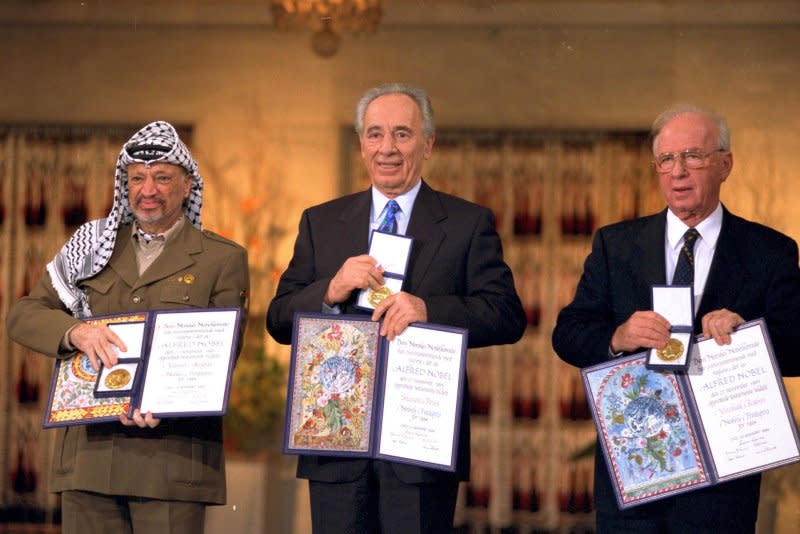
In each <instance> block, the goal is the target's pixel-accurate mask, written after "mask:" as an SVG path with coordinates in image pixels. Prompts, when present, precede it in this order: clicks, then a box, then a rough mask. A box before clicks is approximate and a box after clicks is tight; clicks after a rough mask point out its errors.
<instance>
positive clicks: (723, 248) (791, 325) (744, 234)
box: [553, 206, 800, 525]
mask: <svg viewBox="0 0 800 534" xmlns="http://www.w3.org/2000/svg"><path fill="white" fill-rule="evenodd" d="M665 231H666V210H664V211H662V212H661V213H659V214H656V215H652V216H649V217H643V218H640V219H636V220H633V221H626V222H621V223H617V224H613V225H610V226H607V227H604V228H601V229H600V230H598V231H597V233H596V234H595V237H594V242H593V244H592V252H591V254H590V255H589V257H588V258H587V259H586V264H585V266H584V272H583V275H582V277H581V280H580V282H579V284H578V289H577V291H576V293H575V298H574V300H573V301H572V302H571V303H570V304H569V305H568V306H566V307H565V308H564V309H563V310H561V313H560V314H559V316H558V321H557V323H556V327H555V329H554V331H553V348H554V349H555V351H556V352H557V353H558V355H559V357H561V359H563V360H564V361H566V362H567V363H570V364H572V365H575V366H578V367H586V366H589V365H593V364H597V363H601V362H603V361H606V360H607V359H608V358H609V344H610V342H611V336H612V335H613V333H614V330H616V328H617V327H618V326H619V325H620V324H622V323H623V322H625V321H626V320H627V319H628V318H629V317H630V316H631V315H632V314H633V313H634V312H635V311H639V310H649V309H651V290H650V288H651V287H652V286H653V285H654V284H665V283H666V280H667V276H666V267H665V257H664V236H665ZM720 308H727V309H729V310H731V311H734V312H736V313H738V314H739V315H740V316H742V318H743V319H744V320H745V321H748V320H751V319H757V318H760V317H763V318H765V319H766V323H767V327H768V330H769V334H770V338H771V340H772V344H773V347H774V349H775V355H776V357H777V360H778V362H779V365H780V368H781V371H782V373H783V374H784V375H786V376H795V375H798V374H800V355H798V347H800V328H799V327H798V319H800V270H798V251H797V244H796V243H795V242H794V241H793V240H792V239H791V238H789V237H787V236H785V235H783V234H781V233H779V232H777V231H775V230H772V229H770V228H768V227H766V226H763V225H760V224H757V223H753V222H750V221H746V220H745V219H742V218H741V217H737V216H735V215H733V214H731V213H730V212H729V211H728V210H727V209H725V208H724V206H723V217H722V229H721V231H720V235H719V240H718V242H717V248H716V251H715V253H714V258H713V260H712V263H711V268H710V270H709V275H708V281H707V282H706V287H705V290H704V292H703V297H702V300H701V302H700V306H699V309H698V313H697V316H696V319H695V334H699V333H700V332H701V331H702V324H701V319H702V317H703V316H704V315H705V314H706V313H708V312H710V311H712V310H716V309H720ZM641 350H643V349H641ZM598 451H599V449H598ZM597 458H598V461H597V462H595V465H596V477H595V492H596V502H597V509H598V512H605V513H609V512H610V513H616V512H617V506H616V502H615V500H614V494H613V492H612V489H611V485H610V482H609V479H608V474H607V472H606V468H605V462H603V461H601V460H600V458H601V456H600V455H599V454H598V456H597ZM758 486H759V477H758V476H752V477H747V478H743V479H739V480H735V481H732V482H728V483H725V484H720V485H718V486H715V487H712V488H707V489H704V490H699V491H695V492H690V493H688V494H686V495H684V496H679V497H675V498H672V499H665V500H664V501H668V502H664V501H660V502H657V503H653V504H652V505H651V504H647V505H643V506H640V507H636V508H634V509H631V510H635V511H637V512H634V513H648V510H654V509H656V508H658V507H659V506H670V504H669V502H672V503H675V502H678V503H680V504H679V507H680V506H683V505H685V509H684V511H685V512H686V513H694V512H697V513H698V514H701V512H702V514H701V515H703V517H706V518H708V521H709V524H711V525H713V524H714V523H713V521H714V518H715V517H720V516H719V515H715V514H723V515H724V514H729V513H745V516H746V517H744V519H745V520H747V517H749V516H748V515H747V514H753V516H752V520H753V521H755V515H754V514H755V513H756V509H757V504H758ZM731 495H733V496H739V497H741V499H733V500H732V501H731V500H726V499H725V496H731ZM735 508H738V509H735ZM654 513H655V512H654Z"/></svg>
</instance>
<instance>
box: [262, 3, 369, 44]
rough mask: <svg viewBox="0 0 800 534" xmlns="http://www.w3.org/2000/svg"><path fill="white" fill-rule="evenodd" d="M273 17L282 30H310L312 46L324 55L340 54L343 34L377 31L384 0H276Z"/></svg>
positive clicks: (277, 26) (273, 4)
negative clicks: (341, 35) (337, 52)
mask: <svg viewBox="0 0 800 534" xmlns="http://www.w3.org/2000/svg"><path fill="white" fill-rule="evenodd" d="M271 6H272V20H273V22H274V23H275V27H276V28H278V29H281V30H288V29H310V30H312V31H313V32H314V34H313V35H312V36H311V48H312V50H314V52H315V53H316V54H318V55H320V56H322V57H330V56H333V55H334V54H336V51H337V50H338V49H339V42H340V40H341V37H340V33H342V32H348V33H352V34H361V33H374V32H375V30H377V29H378V24H380V21H381V15H382V10H381V0H272V2H271Z"/></svg>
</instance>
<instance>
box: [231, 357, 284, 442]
mask: <svg viewBox="0 0 800 534" xmlns="http://www.w3.org/2000/svg"><path fill="white" fill-rule="evenodd" d="M286 379H287V370H286V366H285V365H284V364H283V363H281V362H280V361H279V360H278V359H277V358H275V357H273V356H270V355H268V354H266V352H265V351H264V349H263V348H261V347H259V348H257V349H254V350H251V351H247V350H244V351H243V352H242V354H241V355H240V356H239V360H238V362H237V363H236V369H235V370H234V373H233V384H232V385H231V395H230V401H229V403H228V413H227V414H226V415H225V418H224V426H225V443H226V447H227V448H229V449H232V450H237V451H241V452H247V453H254V452H259V451H264V450H267V449H272V448H277V447H278V446H279V444H280V436H281V430H282V428H283V418H284V406H285V404H286Z"/></svg>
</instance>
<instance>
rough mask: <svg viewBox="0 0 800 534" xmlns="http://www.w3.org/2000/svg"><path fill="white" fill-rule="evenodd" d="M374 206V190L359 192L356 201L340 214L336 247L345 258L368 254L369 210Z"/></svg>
mask: <svg viewBox="0 0 800 534" xmlns="http://www.w3.org/2000/svg"><path fill="white" fill-rule="evenodd" d="M371 207H372V190H371V189H367V190H366V191H364V192H362V193H358V194H357V195H356V198H355V202H350V203H348V204H347V207H346V208H345V209H343V210H342V212H341V213H340V214H339V224H340V225H341V228H340V231H339V233H338V237H339V239H338V242H337V243H336V247H337V248H338V249H339V250H340V251H341V253H342V254H343V257H344V258H350V257H352V256H358V255H359V254H366V253H367V251H368V250H369V227H370V226H369V223H370V220H369V212H370V209H371Z"/></svg>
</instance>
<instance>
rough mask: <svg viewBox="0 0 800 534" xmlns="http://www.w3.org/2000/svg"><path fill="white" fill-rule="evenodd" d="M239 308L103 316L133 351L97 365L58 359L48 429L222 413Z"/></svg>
mask: <svg viewBox="0 0 800 534" xmlns="http://www.w3.org/2000/svg"><path fill="white" fill-rule="evenodd" d="M239 321H240V311H239V309H238V308H210V309H181V310H158V311H150V312H142V313H133V314H120V315H114V316H104V317H96V318H93V319H91V320H89V321H88V322H91V323H101V324H106V325H108V327H109V328H111V329H112V330H114V332H115V333H116V334H117V335H118V336H119V337H120V338H122V341H123V342H124V343H125V345H126V347H127V349H128V350H127V351H125V352H121V351H118V363H117V365H115V366H114V367H111V368H105V367H102V366H101V368H100V370H99V371H95V370H94V369H93V368H92V366H91V363H90V361H89V357H88V356H87V355H86V354H82V353H80V354H76V355H75V356H73V357H71V358H68V359H64V360H58V361H57V362H56V365H55V372H54V376H53V381H52V383H51V387H50V396H49V400H48V407H47V410H46V411H45V417H44V425H43V426H44V427H45V428H49V427H56V426H67V425H77V424H91V423H101V422H106V421H116V420H118V419H119V416H120V415H121V414H126V415H128V416H132V414H133V411H134V409H136V408H139V409H140V410H141V411H142V413H147V412H148V411H150V412H153V415H155V416H157V417H169V416H184V417H186V416H201V415H223V414H224V413H225V411H226V409H227V399H228V393H229V387H230V380H231V376H232V373H233V365H234V363H235V357H236V349H237V346H236V343H237V340H238V334H239V326H240V325H239Z"/></svg>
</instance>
